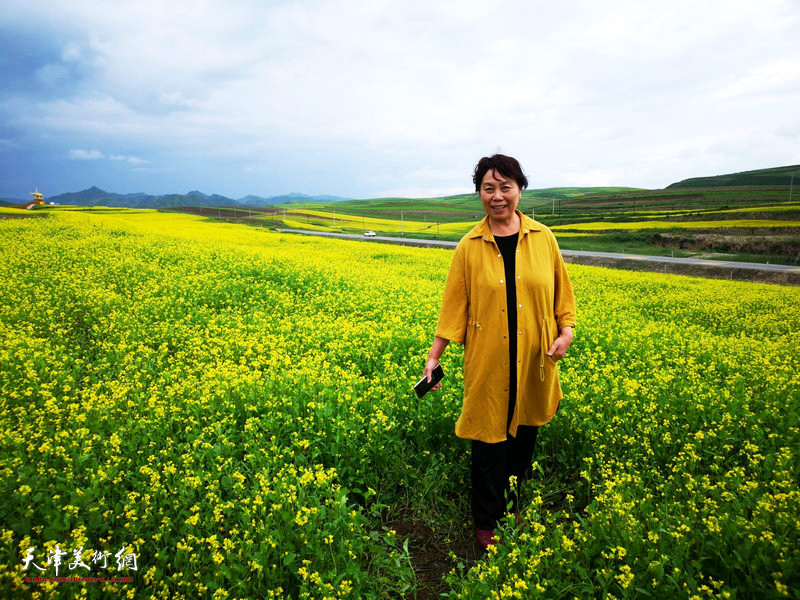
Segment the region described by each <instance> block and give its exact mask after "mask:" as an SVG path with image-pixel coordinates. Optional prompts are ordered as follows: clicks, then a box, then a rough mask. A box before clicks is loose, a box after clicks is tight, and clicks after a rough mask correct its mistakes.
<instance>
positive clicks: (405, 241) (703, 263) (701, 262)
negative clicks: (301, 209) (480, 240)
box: [278, 229, 800, 274]
mask: <svg viewBox="0 0 800 600" xmlns="http://www.w3.org/2000/svg"><path fill="white" fill-rule="evenodd" d="M278 231H281V232H283V233H303V234H306V235H319V236H323V237H335V238H342V239H346V240H360V241H362V242H382V243H384V244H400V245H403V246H418V247H422V248H455V247H456V244H457V243H458V242H450V241H445V240H424V239H416V238H406V237H387V236H380V235H378V236H375V237H364V236H363V235H357V234H354V233H331V232H328V231H310V230H307V229H278ZM561 254H563V255H564V256H585V257H590V258H611V259H617V260H620V259H622V260H635V261H642V262H655V263H662V264H678V265H692V266H700V267H717V268H720V269H749V270H753V271H778V272H783V273H798V274H800V266H792V265H771V264H768V263H750V262H736V261H732V260H708V259H703V258H674V257H671V256H646V255H643V254H620V253H618V252H588V251H584V250H562V251H561Z"/></svg>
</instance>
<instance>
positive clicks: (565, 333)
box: [547, 327, 573, 360]
mask: <svg viewBox="0 0 800 600" xmlns="http://www.w3.org/2000/svg"><path fill="white" fill-rule="evenodd" d="M572 338H573V333H572V327H562V328H561V335H560V336H558V337H557V338H556V339H555V341H554V342H553V343H552V345H551V346H550V349H549V350H548V351H547V356H550V357H552V358H553V360H560V359H562V358H564V355H565V354H566V353H567V350H568V349H569V345H570V344H571V343H572Z"/></svg>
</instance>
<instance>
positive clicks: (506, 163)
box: [472, 154, 528, 192]
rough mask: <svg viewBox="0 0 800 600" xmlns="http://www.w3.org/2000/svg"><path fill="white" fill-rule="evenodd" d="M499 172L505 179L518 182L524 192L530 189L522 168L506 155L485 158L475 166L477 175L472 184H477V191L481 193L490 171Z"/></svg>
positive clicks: (474, 174) (474, 176)
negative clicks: (483, 182) (484, 179)
mask: <svg viewBox="0 0 800 600" xmlns="http://www.w3.org/2000/svg"><path fill="white" fill-rule="evenodd" d="M492 170H494V171H497V172H498V173H500V175H502V176H503V177H508V178H509V179H513V180H514V181H516V182H517V185H518V186H519V189H521V190H524V189H525V188H526V187H528V178H527V177H525V173H523V172H522V167H521V166H519V162H518V161H517V159H516V158H513V157H511V156H506V155H505V154H494V155H492V156H484V157H483V158H482V159H480V160H479V161H478V164H477V165H475V173H473V175H472V182H473V183H474V184H475V191H476V192H479V191H480V189H481V182H482V181H483V178H484V176H485V175H486V173H488V172H489V171H492Z"/></svg>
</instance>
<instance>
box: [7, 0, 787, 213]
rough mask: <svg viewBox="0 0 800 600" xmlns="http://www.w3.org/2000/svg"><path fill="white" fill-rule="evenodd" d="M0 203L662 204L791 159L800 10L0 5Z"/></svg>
mask: <svg viewBox="0 0 800 600" xmlns="http://www.w3.org/2000/svg"><path fill="white" fill-rule="evenodd" d="M0 73H1V75H2V76H1V77H0V81H1V82H2V83H0V197H18V198H24V197H28V193H29V192H31V191H33V189H34V187H35V186H38V188H39V190H40V191H42V192H43V193H44V194H45V196H49V195H55V194H58V193H61V192H67V191H78V190H82V189H85V188H87V187H89V186H91V185H97V186H99V187H102V188H103V189H106V190H109V191H115V192H120V193H128V192H148V193H155V194H158V193H176V192H187V191H189V190H194V189H197V190H200V191H203V192H206V193H219V194H223V195H226V196H230V197H234V198H237V197H240V196H243V195H245V194H256V195H261V196H270V195H277V194H283V193H289V192H301V193H306V194H333V195H339V196H346V197H353V198H370V197H378V196H387V195H397V196H407V197H430V196H437V195H444V194H453V193H459V192H467V191H471V189H472V183H471V173H472V169H473V167H474V165H475V163H476V162H477V160H478V159H479V158H480V157H481V156H484V155H488V154H493V153H494V152H496V151H498V150H499V151H501V152H503V153H505V154H511V155H512V156H516V157H517V158H518V159H519V160H520V162H521V164H522V166H523V168H524V169H525V171H526V173H527V174H528V177H529V180H530V187H531V188H539V187H551V186H600V185H624V186H636V187H645V188H661V187H664V186H666V185H668V184H670V183H673V182H675V181H678V180H681V179H685V178H687V177H692V176H703V175H715V174H721V173H730V172H736V171H744V170H750V169H757V168H765V167H773V166H781V165H789V164H797V163H800V2H798V0H752V1H751V0H703V1H697V0H670V1H669V2H657V3H656V2H642V1H641V0H607V1H605V2H597V1H596V0H574V1H572V0H562V1H561V2H553V1H552V0H549V1H546V2H545V1H539V0H536V1H518V2H503V1H498V2H491V3H490V2H471V1H463V2H439V1H437V0H424V1H421V0H400V1H376V0H370V1H366V0H364V1H355V0H353V1H346V0H297V1H273V2H267V1H255V0H254V1H251V2H246V1H242V2H236V1H227V2H222V1H215V0H210V1H201V0H195V1H192V2H177V1H176V2H163V1H161V0H153V1H150V0H137V1H136V2H100V1H97V0H92V1H88V0H69V1H61V0H49V1H47V2H42V1H38V0H32V1H31V0H26V1H24V2H22V1H13V0H0Z"/></svg>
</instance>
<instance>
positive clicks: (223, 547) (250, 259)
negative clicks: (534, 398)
mask: <svg viewBox="0 0 800 600" xmlns="http://www.w3.org/2000/svg"><path fill="white" fill-rule="evenodd" d="M47 212H48V215H49V217H48V218H40V219H24V220H8V221H2V222H0V252H2V261H0V289H1V290H2V294H0V402H2V412H1V413H0V415H1V416H0V419H2V421H0V427H2V434H3V435H2V439H3V442H2V443H3V452H2V454H0V483H1V484H2V491H3V496H4V500H3V502H2V504H1V505H0V515H1V516H2V518H0V596H2V597H21V598H73V597H79V596H82V597H88V598H101V597H129V598H133V597H142V598H149V597H154V598H403V597H414V595H415V594H416V593H418V592H419V584H418V581H417V579H416V577H415V574H414V570H413V567H412V558H413V557H412V556H411V555H410V551H409V547H408V545H407V544H406V543H404V540H403V539H402V538H401V536H400V535H398V534H396V533H395V532H394V531H393V529H392V523H393V522H395V521H396V520H398V519H400V518H406V519H409V518H410V519H417V520H420V521H424V522H426V523H428V524H429V525H430V526H431V527H433V528H434V529H437V530H441V531H445V532H447V531H459V530H468V529H469V527H470V525H469V508H468V497H467V495H468V493H467V490H468V477H469V475H468V474H469V462H468V461H469V454H468V443H467V442H465V441H464V440H459V439H457V438H455V436H454V433H453V427H454V423H455V419H456V418H457V415H458V413H459V409H460V401H461V396H460V391H461V376H460V369H461V361H462V359H463V353H462V352H461V350H460V348H459V347H457V346H456V347H453V348H450V349H448V351H447V353H446V354H445V357H444V359H443V366H444V369H445V373H446V380H445V387H444V388H443V389H442V390H439V391H437V392H433V393H431V394H428V395H426V396H425V397H424V398H423V399H422V400H418V399H417V398H416V396H415V395H414V393H413V391H412V389H411V386H412V385H413V383H414V381H416V379H418V378H419V375H420V372H421V370H422V366H423V364H424V359H425V356H426V353H427V350H428V347H429V345H430V341H431V338H432V335H433V328H434V325H435V321H436V316H437V314H438V308H439V302H440V299H441V293H442V290H443V286H444V279H445V277H446V273H447V269H448V266H449V262H450V257H451V255H452V254H451V251H447V250H438V249H417V248H405V247H395V246H387V245H379V244H373V243H368V242H347V241H342V240H329V239H316V238H306V237H302V236H298V235H291V234H285V235H283V234H279V233H275V232H271V231H267V230H263V229H258V228H249V227H246V226H240V225H231V224H226V223H214V222H209V221H204V220H203V219H201V218H198V217H193V216H189V215H181V214H174V213H169V214H166V213H157V212H153V211H130V210H115V209H108V210H100V209H93V210H75V211H73V210H68V209H66V208H60V209H48V211H47ZM569 272H570V276H571V277H572V280H573V285H574V287H575V291H576V295H577V299H578V327H577V329H576V339H575V342H574V343H573V345H572V347H571V349H570V355H569V356H568V358H567V359H565V361H564V362H563V363H562V364H561V372H562V382H563V386H564V391H565V399H564V401H563V403H562V409H561V411H560V412H559V413H558V415H557V416H556V418H555V419H554V420H553V422H552V423H550V424H549V425H547V426H546V427H544V428H542V429H541V432H540V446H539V449H538V450H537V457H536V458H537V462H536V465H535V476H534V478H533V480H532V481H530V482H527V483H526V484H525V486H524V493H525V501H526V502H525V508H524V510H523V517H524V519H525V521H526V523H527V527H526V528H525V529H516V528H514V527H513V526H512V525H511V524H507V525H504V526H503V529H502V531H501V534H502V539H503V544H502V545H500V546H498V547H496V548H492V549H491V551H490V552H489V553H488V554H487V555H486V557H484V558H482V559H480V560H477V561H474V560H470V559H468V558H465V557H463V556H461V555H458V554H454V555H453V561H452V562H453V569H452V571H450V572H449V573H447V574H445V577H444V582H443V592H442V593H443V595H444V596H445V597H449V598H475V599H478V598H481V599H482V598H535V597H541V598H595V597H597V598H609V599H613V598H620V599H621V598H670V599H672V598H676V597H677V598H784V597H794V598H797V597H800V491H798V488H800V486H798V483H799V480H800V422H798V414H799V413H800V375H798V372H800V355H799V354H798V351H797V348H798V347H800V333H799V332H798V327H797V323H798V322H800V290H797V289H796V288H790V287H780V286H770V285H760V284H751V283H743V282H728V281H710V280H702V279H691V278H686V277H677V276H671V275H663V274H647V273H633V272H622V271H612V270H606V269H601V268H593V267H581V266H577V265H570V266H569ZM444 537H445V536H443V538H444ZM53 576H59V577H60V576H66V577H97V578H98V579H102V581H94V582H87V581H84V582H77V581H69V582H67V581H61V582H59V581H55V580H48V578H53ZM26 578H33V579H31V580H26ZM37 578H43V579H45V580H44V581H39V580H38V579H37ZM117 578H129V579H124V580H119V579H117Z"/></svg>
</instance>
